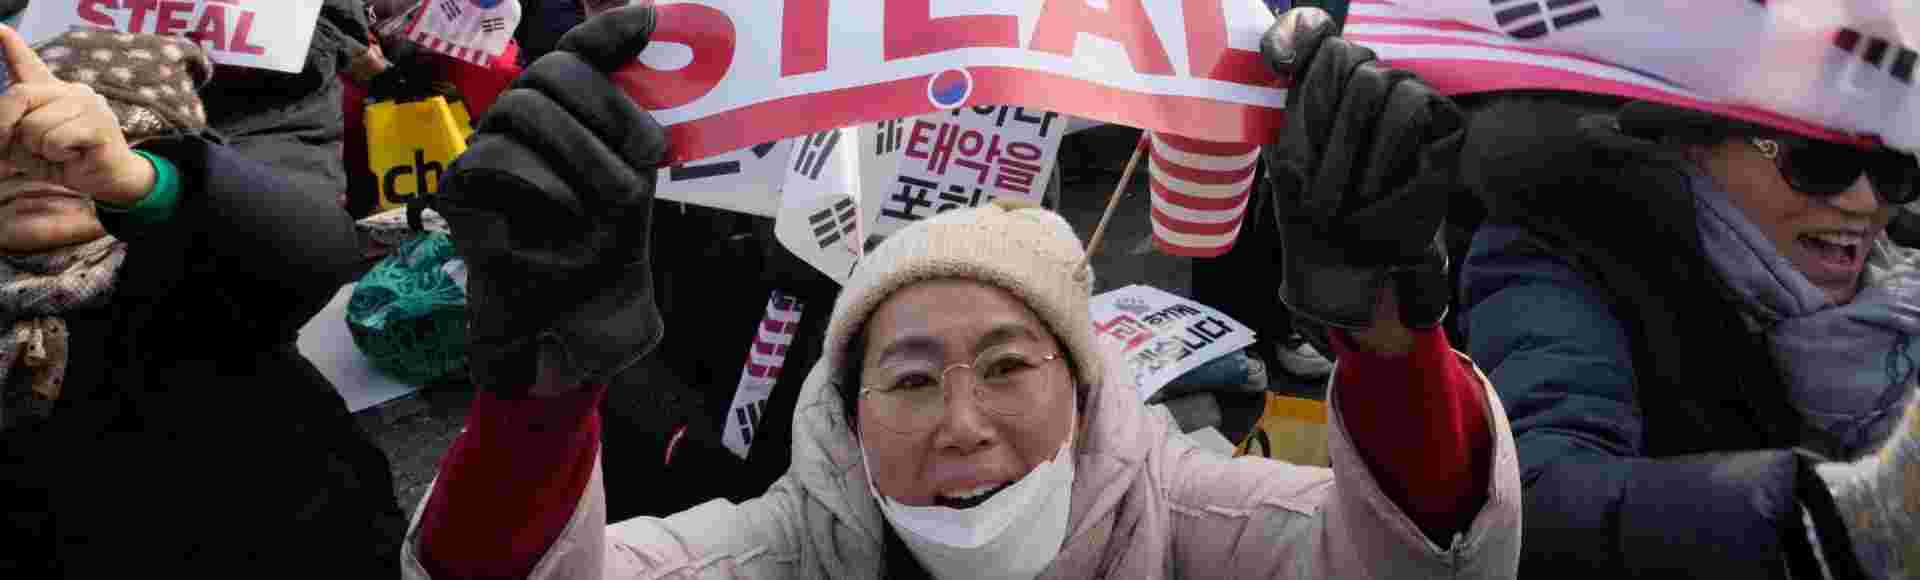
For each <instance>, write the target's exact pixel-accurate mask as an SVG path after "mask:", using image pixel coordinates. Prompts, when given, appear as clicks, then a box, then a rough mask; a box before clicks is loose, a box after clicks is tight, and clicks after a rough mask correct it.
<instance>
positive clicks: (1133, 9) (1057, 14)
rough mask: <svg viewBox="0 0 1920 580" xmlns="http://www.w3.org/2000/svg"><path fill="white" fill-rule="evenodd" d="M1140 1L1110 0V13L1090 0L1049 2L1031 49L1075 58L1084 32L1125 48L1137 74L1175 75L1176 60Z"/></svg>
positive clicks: (1036, 29) (1108, 9)
mask: <svg viewBox="0 0 1920 580" xmlns="http://www.w3.org/2000/svg"><path fill="white" fill-rule="evenodd" d="M1140 1H1141V0H1107V9H1106V10H1100V9H1098V8H1094V7H1093V6H1090V5H1088V4H1087V0H1047V3H1046V5H1045V6H1044V7H1042V8H1041V9H1040V23H1039V24H1038V25H1036V26H1035V27H1034V30H1033V42H1031V43H1029V44H1028V48H1030V49H1032V50H1038V51H1042V52H1051V53H1054V54H1057V55H1060V56H1065V57H1072V56H1073V45H1074V42H1075V41H1077V40H1079V38H1080V33H1082V32H1085V33H1087V34H1092V35H1094V36H1098V37H1101V38H1105V39H1108V40H1112V41H1114V42H1117V43H1119V44H1120V46H1123V47H1126V49H1127V58H1128V59H1129V60H1131V61H1132V62H1133V70H1134V72H1138V73H1141V74H1150V75H1172V74H1173V60H1172V59H1170V58H1168V57H1167V48H1166V46H1164V45H1162V43H1161V42H1160V35H1159V34H1158V33H1155V32H1154V31H1153V21H1151V20H1149V19H1148V18H1147V11H1146V9H1145V8H1144V7H1142V6H1141V5H1140Z"/></svg>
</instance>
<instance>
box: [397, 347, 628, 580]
mask: <svg viewBox="0 0 1920 580" xmlns="http://www.w3.org/2000/svg"><path fill="white" fill-rule="evenodd" d="M606 390H607V389H606V387H605V386H604V385H593V386H589V387H587V388H583V389H580V390H579V391H577V392H574V393H568V394H566V395H562V396H559V397H554V398H550V399H502V398H499V397H496V396H494V395H493V394H492V393H489V392H485V391H482V392H481V393H480V394H479V396H478V397H476V398H475V399H474V401H473V411H472V414H471V415H470V416H468V417H467V430H466V432H464V433H461V434H460V436H459V437H458V438H456V439H455V440H454V442H453V445H452V447H450V448H449V449H448V450H447V454H446V456H445V457H444V458H442V459H441V462H440V476H439V478H438V479H437V480H436V481H435V482H434V484H433V491H432V495H430V496H429V497H428V499H427V507H426V510H425V511H424V512H423V513H422V514H421V516H420V559H421V563H422V565H424V566H425V567H426V568H427V571H428V572H429V573H430V574H432V575H433V576H434V577H435V578H441V579H447V578H520V577H525V576H526V575H527V573H528V572H531V571H532V570H533V566H534V564H536V563H538V562H539V560H540V557H541V556H542V555H544V554H546V552H547V549H548V547H550V546H552V545H553V542H554V541H555V540H557V539H559V537H560V532H561V531H562V530H564V529H565V528H566V525H567V520H569V519H571V518H572V517H573V512H574V510H575V509H576V508H577V506H578V505H579V503H580V497H581V495H582V494H584V493H586V488H587V484H588V482H590V481H592V478H593V464H594V458H595V457H596V456H597V455H598V452H599V445H600V413H599V405H600V399H601V398H602V396H604V395H605V394H606Z"/></svg>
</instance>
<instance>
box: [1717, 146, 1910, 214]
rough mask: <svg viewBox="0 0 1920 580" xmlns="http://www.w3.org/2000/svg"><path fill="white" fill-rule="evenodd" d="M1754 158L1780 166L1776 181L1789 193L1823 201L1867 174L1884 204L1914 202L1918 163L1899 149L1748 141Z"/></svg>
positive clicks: (1851, 185) (1844, 189)
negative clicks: (1784, 182)
mask: <svg viewBox="0 0 1920 580" xmlns="http://www.w3.org/2000/svg"><path fill="white" fill-rule="evenodd" d="M1751 142H1752V143H1753V146H1754V147H1755V148H1757V149H1759V150H1760V155H1762V156H1764V157H1766V158H1767V159H1769V160H1772V161H1773V165H1774V166H1775V167H1778V168H1780V177H1783V178H1786V180H1787V184H1788V185H1791V186H1793V189H1794V190H1795V191H1799V192H1800V193H1804V194H1807V195H1812V196H1817V197H1827V196H1831V195H1836V194H1839V193H1840V192H1843V191H1846V190H1847V188H1849V187H1853V184H1854V182H1856V181H1859V180H1860V174H1862V173H1865V174H1866V175H1867V181H1868V182H1869V183H1872V184H1873V190H1874V192H1875V193H1878V194H1879V196H1880V199H1881V200H1884V201H1886V202H1887V203H1888V204H1892V205H1901V204H1905V203H1909V202H1912V201H1913V200H1914V199H1915V198H1920V161H1917V160H1916V159H1915V158H1914V156H1912V155H1908V154H1906V153H1901V152H1900V151H1897V150H1894V149H1889V148H1885V147H1882V148H1879V149H1874V150H1871V151H1867V150H1862V149H1860V148H1857V147H1851V146H1847V145H1842V144H1839V143H1829V142H1826V141H1816V140H1813V139H1801V138H1797V137H1773V138H1754V139H1752V140H1751Z"/></svg>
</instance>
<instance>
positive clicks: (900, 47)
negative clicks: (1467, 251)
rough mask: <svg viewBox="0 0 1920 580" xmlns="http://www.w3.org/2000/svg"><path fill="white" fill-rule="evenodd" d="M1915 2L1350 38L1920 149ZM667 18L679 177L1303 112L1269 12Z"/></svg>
mask: <svg viewBox="0 0 1920 580" xmlns="http://www.w3.org/2000/svg"><path fill="white" fill-rule="evenodd" d="M1708 4H1711V5H1713V6H1712V7H1706V5H1708ZM1896 4H1897V2H1896V1H1894V0H1851V1H1841V2H1826V1H1825V0H1822V1H1821V2H1811V1H1801V2H1785V1H1779V0H1776V1H1774V2H1771V3H1761V2H1754V1H1745V2H1731V1H1730V2H1708V3H1702V2H1691V3H1677V2H1628V1H1626V0H1550V1H1543V0H1499V1H1494V2H1488V1H1487V0H1355V1H1354V3H1353V5H1352V8H1351V13H1350V15H1349V23H1348V26H1347V28H1346V34H1347V36H1349V37H1350V38H1352V39H1354V40H1357V41H1359V42H1360V43H1362V44H1364V45H1367V46H1369V47H1372V48H1373V49H1374V50H1376V51H1378V52H1379V53H1380V55H1381V57H1382V58H1383V60H1385V61H1386V62H1387V63H1388V64H1391V65H1394V66H1397V67H1401V68H1405V69H1408V70H1412V71H1414V72H1416V73H1419V74H1421V76H1422V77H1423V78H1425V79H1427V80H1428V81H1429V82H1430V83H1432V84H1434V85H1435V86H1436V87H1437V88H1439V89H1441V90H1442V91H1443V92H1447V93H1449V94H1461V93H1471V92H1481V91H1492V90H1509V89H1549V90H1572V91H1585V92H1599V93H1608V94H1616V95H1623V96H1629V97H1634V98H1644V99H1650V100H1657V101H1662V102H1668V103H1672V104H1678V105H1683V106H1691V107H1696V108H1701V109H1706V110H1710V111H1714V112H1717V113H1721V114H1725V115H1729V116H1733V117H1737V118H1742V119H1748V120H1753V121H1759V122H1763V123H1767V124H1770V125H1774V126H1777V127H1781V128H1785V129H1789V130H1794V131H1798V132H1801V133H1805V134H1809V135H1813V136H1817V137H1824V138H1832V139H1853V140H1859V139H1862V138H1863V137H1864V136H1869V135H1877V136H1878V137H1879V138H1880V139H1882V140H1884V141H1885V142H1887V143H1890V144H1894V145H1897V146H1901V147H1905V148H1917V147H1920V122H1917V121H1916V119H1920V115H1916V114H1915V113H1916V110H1915V109H1916V103H1917V102H1920V97H1916V96H1915V91H1914V89H1913V85H1912V84H1911V82H1912V81H1911V77H1912V69H1913V60H1914V58H1913V55H1914V52H1913V50H1912V47H1913V46H1914V44H1915V42H1914V41H1915V38H1916V32H1915V30H1916V28H1920V23H1917V21H1920V16H1917V15H1915V14H1914V13H1915V12H1916V11H1915V10H1913V9H1911V8H1901V7H1898V6H1896ZM1589 9H1591V10H1589ZM658 11H659V13H658V14H659V25H658V29H657V30H656V31H655V33H654V36H653V40H654V42H653V44H652V45H651V46H649V48H648V49H647V51H646V52H644V53H643V54H642V55H641V56H640V58H639V62H638V63H636V64H635V65H633V66H629V67H627V68H625V69H622V70H621V71H620V72H619V73H616V74H617V76H618V77H619V79H620V81H621V82H622V83H623V84H624V85H625V86H626V87H627V89H628V91H629V94H630V95H632V96H633V97H634V98H635V99H636V101H638V102H640V103H641V104H642V105H643V106H645V107H646V108H648V109H649V110H652V111H654V113H655V114H656V115H657V116H658V117H659V119H660V120H661V121H662V122H663V123H666V124H668V125H670V126H671V128H670V131H671V133H672V140H673V141H672V142H673V155H674V158H675V160H677V161H687V160H693V159H702V158H706V157H710V156H713V155H718V154H721V153H724V152H727V151H733V150H737V149H740V148H743V147H747V146H750V145H753V144H756V143H764V142H768V141H774V140H778V139H781V138H785V137H790V136H794V135H803V134H809V133H815V132H819V131H825V130H830V129H835V128H839V127H849V126H855V125H861V124H864V123H874V122H880V121H885V120H889V119H901V118H907V117H914V116H919V115H925V114H928V113H933V112H938V111H947V110H952V109H954V108H958V107H962V106H976V105H1003V104H1006V105H1021V106H1026V107H1030V108H1034V109H1041V110H1049V111H1055V112H1059V113H1062V114H1066V115H1073V116H1078V117H1084V118H1089V119H1094V120H1098V121H1103V122H1111V123H1120V124H1125V125H1130V126H1135V127H1141V128H1145V129H1149V130H1152V131H1155V132H1158V133H1164V134H1173V135H1180V136H1184V137H1189V138H1193V139H1197V140H1203V141H1213V142H1238V143H1260V142H1266V141H1269V140H1271V138H1272V135H1273V132H1274V130H1275V129H1276V128H1278V126H1279V124H1280V122H1281V108H1282V107H1283V106H1284V102H1285V92H1284V91H1283V90H1282V89H1281V88H1279V85H1280V83H1279V81H1278V79H1276V78H1275V75H1274V73H1273V72H1272V71H1271V70H1270V69H1269V68H1268V67H1267V65H1266V64H1265V62H1264V61H1263V60H1262V58H1261V57H1260V55H1259V53H1258V52H1257V47H1258V43H1259V40H1260V38H1261V36H1262V35H1263V34H1264V33H1265V32H1266V30H1267V28H1268V27H1269V26H1270V25H1271V24H1272V22H1273V20H1274V16H1273V14H1272V13H1270V12H1268V10H1267V8H1266V7H1265V5H1264V4H1263V3H1262V2H1261V1H1260V0H1167V1H1152V2H1150V1H1147V0H1104V1H1102V2H1098V3H1096V2H1092V1H1089V0H1045V1H1032V0H990V1H987V0H983V1H974V2H963V1H960V0H888V1H886V2H884V3H879V6H878V7H876V6H875V3H874V2H871V1H867V0H860V1H856V0H685V1H664V2H661V3H660V4H658ZM1596 12H1597V13H1598V14H1600V16H1593V14H1594V13H1596ZM1656 23H1657V26H1656V25H1655V24H1656ZM1676 30H1685V31H1686V34H1684V35H1681V34H1675V33H1674V31H1676ZM1542 31H1544V32H1542ZM1816 41H1817V42H1816ZM1676 49H1678V50H1676Z"/></svg>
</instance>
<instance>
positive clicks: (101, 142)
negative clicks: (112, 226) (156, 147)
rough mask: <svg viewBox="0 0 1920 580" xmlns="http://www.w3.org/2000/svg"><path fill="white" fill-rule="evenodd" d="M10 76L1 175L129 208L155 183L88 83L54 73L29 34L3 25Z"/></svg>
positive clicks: (1, 119)
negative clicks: (39, 182) (16, 177)
mask: <svg viewBox="0 0 1920 580" xmlns="http://www.w3.org/2000/svg"><path fill="white" fill-rule="evenodd" d="M0 51H4V52H5V59H6V64H7V71H8V76H9V77H10V78H9V79H8V80H10V81H11V84H10V85H8V86H7V87H6V90H5V92H0V177H5V176H14V175H23V176H25V177H27V178H30V179H34V180H38V181H44V182H48V183H53V184H57V185H60V186H63V187H66V188H68V189H71V190H74V191H76V192H79V193H82V194H86V195H90V196H93V198H94V199H95V200H98V201H101V202H105V203H108V204H112V205H119V206H130V205H134V204H136V203H139V201H140V200H141V199H142V198H144V197H146V195H147V193H148V192H149V191H151V190H152V189H153V182H154V169H153V164H152V163H150V162H148V161H147V160H146V159H145V158H142V157H140V156H139V155H136V154H134V152H133V148H132V147H131V146H129V145H128V144H127V138H126V134H125V133H122V132H121V130H120V118H119V117H118V116H116V115H114V113H113V109H112V108H111V107H109V106H108V105H107V99H106V97H103V96H101V95H100V94H99V93H97V92H94V90H93V87H90V86H87V85H85V84H81V83H70V82H66V81H63V80H60V79H59V78H57V77H55V76H54V75H53V70H52V69H51V68H49V67H48V66H47V63H46V62H45V61H42V60H41V59H40V55H39V54H38V53H36V52H34V50H33V47H32V46H29V45H28V44H27V39H26V38H23V37H21V36H20V33H19V32H18V31H15V30H14V29H13V28H12V27H9V26H4V25H0Z"/></svg>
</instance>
